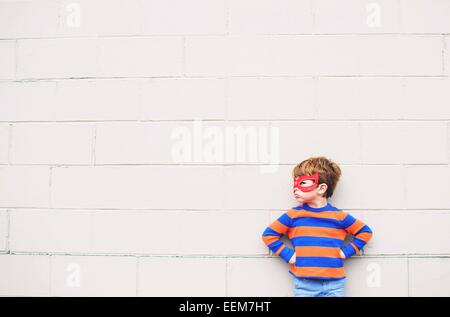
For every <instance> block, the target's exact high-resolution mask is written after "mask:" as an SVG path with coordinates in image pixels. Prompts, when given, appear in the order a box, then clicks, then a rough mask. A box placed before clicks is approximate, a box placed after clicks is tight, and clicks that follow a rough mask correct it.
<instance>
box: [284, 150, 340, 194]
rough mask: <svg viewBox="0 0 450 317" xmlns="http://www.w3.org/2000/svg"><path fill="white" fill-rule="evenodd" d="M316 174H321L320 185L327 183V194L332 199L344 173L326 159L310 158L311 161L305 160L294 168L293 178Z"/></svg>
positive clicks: (320, 157)
mask: <svg viewBox="0 0 450 317" xmlns="http://www.w3.org/2000/svg"><path fill="white" fill-rule="evenodd" d="M316 172H318V173H319V184H321V183H325V184H327V186H328V189H327V191H326V193H325V194H326V196H327V198H328V197H331V196H332V195H333V192H334V189H335V188H336V184H337V182H338V181H339V178H340V177H341V174H342V173H341V169H340V168H339V165H337V164H336V163H334V162H333V161H331V160H329V159H327V158H326V157H323V156H318V157H310V158H309V159H307V160H304V161H303V162H301V163H300V164H298V165H297V166H295V167H294V169H293V170H292V176H293V177H297V176H306V175H309V176H311V175H313V174H314V173H316Z"/></svg>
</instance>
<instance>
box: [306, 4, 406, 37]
mask: <svg viewBox="0 0 450 317" xmlns="http://www.w3.org/2000/svg"><path fill="white" fill-rule="evenodd" d="M399 17H400V5H399V3H398V1H392V0H381V1H377V2H375V3H374V2H372V1H369V0H365V1H358V0H345V1H340V2H336V1H332V0H319V1H315V2H314V33H340V34H341V33H399V31H400V19H399Z"/></svg>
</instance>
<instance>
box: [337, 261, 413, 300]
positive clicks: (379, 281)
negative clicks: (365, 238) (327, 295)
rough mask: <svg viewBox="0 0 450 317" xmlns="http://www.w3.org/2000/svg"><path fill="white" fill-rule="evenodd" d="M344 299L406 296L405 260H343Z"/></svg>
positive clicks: (406, 273) (406, 275) (406, 271)
mask: <svg viewBox="0 0 450 317" xmlns="http://www.w3.org/2000/svg"><path fill="white" fill-rule="evenodd" d="M345 272H346V275H347V281H346V286H345V296H346V297H403V296H408V270H407V259H406V258H372V257H371V258H361V257H352V258H350V259H347V260H345Z"/></svg>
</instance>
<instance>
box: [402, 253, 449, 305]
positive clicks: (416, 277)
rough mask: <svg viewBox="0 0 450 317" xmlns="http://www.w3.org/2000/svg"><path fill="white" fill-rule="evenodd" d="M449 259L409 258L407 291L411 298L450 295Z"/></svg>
mask: <svg viewBox="0 0 450 317" xmlns="http://www.w3.org/2000/svg"><path fill="white" fill-rule="evenodd" d="M449 264H450V258H448V257H443V258H432V257H427V258H410V259H409V289H410V296H413V297H417V296H419V297H428V296H434V297H447V296H449V295H450V287H449V282H450V266H449Z"/></svg>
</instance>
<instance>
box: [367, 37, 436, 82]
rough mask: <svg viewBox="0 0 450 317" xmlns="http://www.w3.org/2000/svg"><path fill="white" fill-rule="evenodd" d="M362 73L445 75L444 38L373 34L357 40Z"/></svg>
mask: <svg viewBox="0 0 450 317" xmlns="http://www.w3.org/2000/svg"><path fill="white" fill-rule="evenodd" d="M358 45H359V46H358V47H359V56H360V58H361V61H360V74H364V75H405V76H406V75H408V76H421V75H439V74H442V72H443V71H442V38H441V37H440V36H425V35H370V36H362V37H359V38H358Z"/></svg>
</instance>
